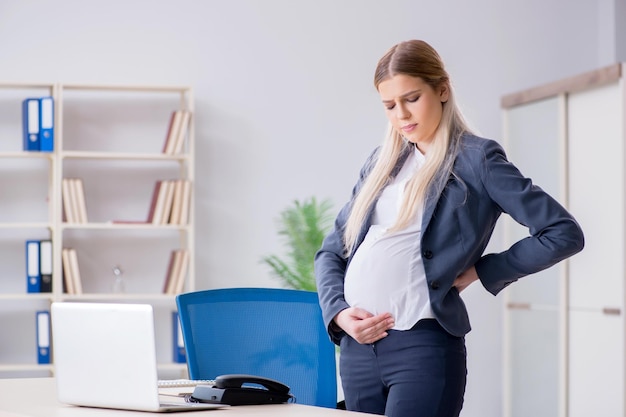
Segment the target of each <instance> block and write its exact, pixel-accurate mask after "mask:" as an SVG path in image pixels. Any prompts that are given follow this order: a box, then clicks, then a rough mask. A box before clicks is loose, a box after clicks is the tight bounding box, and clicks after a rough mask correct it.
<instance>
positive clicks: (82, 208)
mask: <svg viewBox="0 0 626 417" xmlns="http://www.w3.org/2000/svg"><path fill="white" fill-rule="evenodd" d="M61 192H62V194H63V217H64V218H65V221H66V222H67V223H87V206H86V203H85V191H84V186H83V180H82V179H80V178H63V181H62V183H61Z"/></svg>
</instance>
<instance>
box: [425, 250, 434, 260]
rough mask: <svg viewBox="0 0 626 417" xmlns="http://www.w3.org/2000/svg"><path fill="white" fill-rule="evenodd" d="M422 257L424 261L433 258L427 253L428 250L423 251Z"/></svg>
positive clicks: (429, 252) (430, 252)
mask: <svg viewBox="0 0 626 417" xmlns="http://www.w3.org/2000/svg"><path fill="white" fill-rule="evenodd" d="M423 255H424V258H425V259H431V258H432V257H433V253H432V251H429V250H428V249H427V250H425V251H424V254H423Z"/></svg>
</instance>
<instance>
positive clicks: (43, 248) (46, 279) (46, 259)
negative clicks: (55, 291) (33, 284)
mask: <svg viewBox="0 0 626 417" xmlns="http://www.w3.org/2000/svg"><path fill="white" fill-rule="evenodd" d="M39 277H40V280H41V285H40V286H39V292H52V241H51V240H49V239H47V240H40V241H39Z"/></svg>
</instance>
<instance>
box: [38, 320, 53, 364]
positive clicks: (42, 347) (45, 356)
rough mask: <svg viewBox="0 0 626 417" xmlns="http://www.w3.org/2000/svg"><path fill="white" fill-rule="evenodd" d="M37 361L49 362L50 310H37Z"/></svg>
mask: <svg viewBox="0 0 626 417" xmlns="http://www.w3.org/2000/svg"><path fill="white" fill-rule="evenodd" d="M36 314H37V363H40V364H46V363H50V312H49V311H46V310H41V311H37V313H36Z"/></svg>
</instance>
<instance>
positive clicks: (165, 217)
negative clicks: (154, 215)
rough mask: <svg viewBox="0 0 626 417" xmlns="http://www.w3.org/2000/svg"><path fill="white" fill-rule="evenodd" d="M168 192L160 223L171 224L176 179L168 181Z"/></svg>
mask: <svg viewBox="0 0 626 417" xmlns="http://www.w3.org/2000/svg"><path fill="white" fill-rule="evenodd" d="M166 182H167V185H166V193H165V198H164V200H163V211H162V212H161V220H160V222H159V224H169V223H170V214H171V213H172V204H173V202H174V188H175V187H176V181H174V180H169V181H166Z"/></svg>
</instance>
